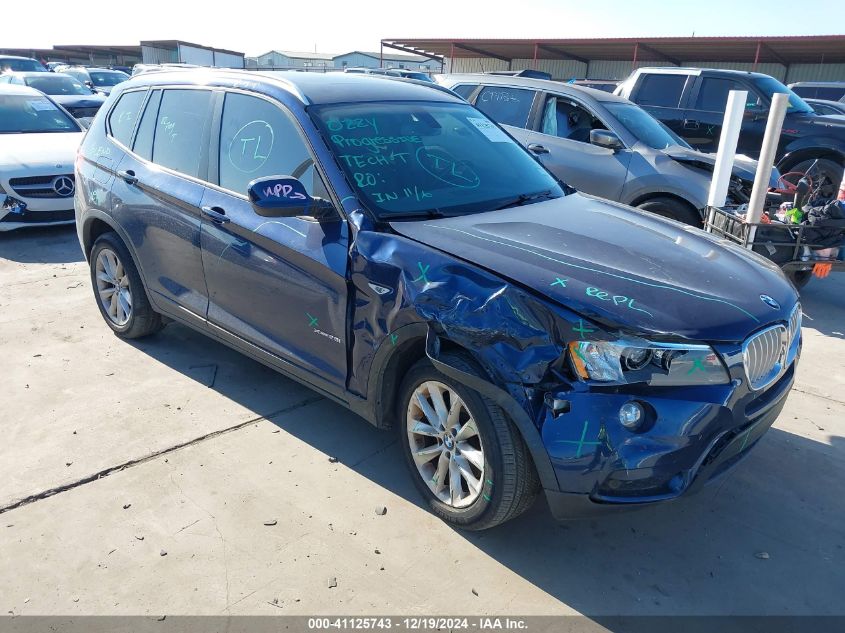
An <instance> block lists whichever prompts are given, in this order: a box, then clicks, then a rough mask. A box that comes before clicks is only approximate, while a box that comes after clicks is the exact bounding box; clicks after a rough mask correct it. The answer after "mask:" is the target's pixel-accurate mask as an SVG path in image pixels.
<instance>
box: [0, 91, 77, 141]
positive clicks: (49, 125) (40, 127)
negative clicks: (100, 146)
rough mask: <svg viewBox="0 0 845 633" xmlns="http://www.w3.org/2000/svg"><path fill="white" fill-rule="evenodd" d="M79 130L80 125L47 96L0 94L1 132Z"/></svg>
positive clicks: (21, 132) (22, 132)
mask: <svg viewBox="0 0 845 633" xmlns="http://www.w3.org/2000/svg"><path fill="white" fill-rule="evenodd" d="M79 131H81V130H80V128H79V126H78V125H77V124H76V123H74V121H73V120H72V119H71V118H70V117H69V116H68V115H67V114H65V113H64V112H63V111H61V110H59V109H58V108H57V107H56V106H55V104H53V102H52V101H50V100H49V99H47V98H46V97H43V96H38V95H0V134H25V133H28V132H79Z"/></svg>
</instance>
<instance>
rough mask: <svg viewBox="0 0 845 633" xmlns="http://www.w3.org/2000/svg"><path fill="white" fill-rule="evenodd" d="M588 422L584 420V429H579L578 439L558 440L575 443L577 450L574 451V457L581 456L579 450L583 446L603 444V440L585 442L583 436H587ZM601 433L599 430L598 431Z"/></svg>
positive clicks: (563, 442) (564, 442) (562, 442)
mask: <svg viewBox="0 0 845 633" xmlns="http://www.w3.org/2000/svg"><path fill="white" fill-rule="evenodd" d="M588 424H589V422H588V421H584V429H583V430H582V431H581V439H580V440H578V441H575V440H558V442H560V443H561V444H577V445H578V450H577V451H576V452H575V457H581V451H582V450H583V448H584V447H585V446H601V445H602V444H604V440H602V441H601V442H587V441H585V439H584V438H586V437H587V425H588ZM599 434H601V432H599Z"/></svg>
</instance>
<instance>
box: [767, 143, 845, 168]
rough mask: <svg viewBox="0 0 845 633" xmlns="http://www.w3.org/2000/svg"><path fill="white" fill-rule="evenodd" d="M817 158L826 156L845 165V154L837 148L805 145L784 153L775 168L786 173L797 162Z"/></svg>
mask: <svg viewBox="0 0 845 633" xmlns="http://www.w3.org/2000/svg"><path fill="white" fill-rule="evenodd" d="M817 158H826V159H827V160H832V161H833V162H835V163H838V164H840V165H844V166H845V154H843V153H842V152H841V151H839V150H836V149H832V148H829V147H805V148H802V149H796V150H794V151H792V152H789V153H788V154H786V155H785V156H784V157H783V158H781V159H780V160H779V161H778V163H777V168H778V171H780V172H781V173H786V172H788V171H789V170H790V169H792V168H793V167H794V166H795V165H797V164H798V163H801V162H803V161H805V160H815V159H817Z"/></svg>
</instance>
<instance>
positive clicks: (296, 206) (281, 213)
mask: <svg viewBox="0 0 845 633" xmlns="http://www.w3.org/2000/svg"><path fill="white" fill-rule="evenodd" d="M247 195H248V196H249V201H250V202H251V203H252V208H253V209H254V210H255V212H256V213H257V214H258V215H260V216H262V217H265V218H293V217H296V216H299V215H310V216H313V217H314V218H316V219H317V220H319V221H321V222H322V221H326V220H332V219H335V218H336V217H337V211H336V210H335V208H334V205H333V204H332V203H331V202H329V201H328V200H324V199H323V198H312V197H311V196H310V195H308V192H307V191H305V186H304V185H303V184H302V182H300V181H299V180H298V179H297V178H293V177H292V176H268V177H265V178H258V179H256V180H253V181H252V182H250V183H249V188H248V194H247Z"/></svg>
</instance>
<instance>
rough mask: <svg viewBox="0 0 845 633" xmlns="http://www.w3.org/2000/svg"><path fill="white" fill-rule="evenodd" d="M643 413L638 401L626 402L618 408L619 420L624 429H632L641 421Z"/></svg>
mask: <svg viewBox="0 0 845 633" xmlns="http://www.w3.org/2000/svg"><path fill="white" fill-rule="evenodd" d="M644 413H645V412H644V411H643V407H642V405H640V403H639V402H633V401H631V402H626V403H625V404H623V405H622V406H621V407H620V408H619V422H620V423H621V424H622V426H624V427H625V428H626V429H629V430H631V431H633V430H634V429H636V428H637V427H638V426H639V425H640V422H642V420H643V416H644Z"/></svg>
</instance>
